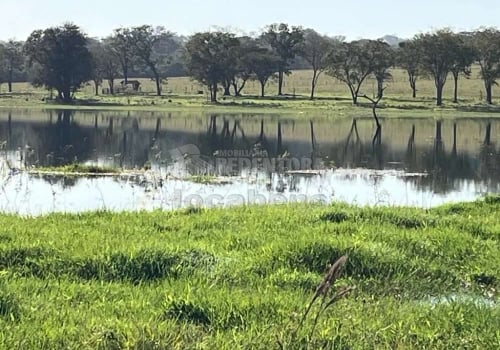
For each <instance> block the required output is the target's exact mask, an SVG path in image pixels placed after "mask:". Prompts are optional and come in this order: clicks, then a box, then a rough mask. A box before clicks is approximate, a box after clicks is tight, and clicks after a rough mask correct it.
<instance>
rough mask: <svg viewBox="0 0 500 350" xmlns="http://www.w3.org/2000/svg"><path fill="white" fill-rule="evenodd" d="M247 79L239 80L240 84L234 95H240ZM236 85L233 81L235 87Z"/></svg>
mask: <svg viewBox="0 0 500 350" xmlns="http://www.w3.org/2000/svg"><path fill="white" fill-rule="evenodd" d="M247 80H248V78H247V79H243V81H242V82H241V86H240V87H239V88H238V89H237V90H236V91H235V96H241V91H242V90H243V88H244V87H245V85H246V83H247ZM236 87H237V84H236V83H234V88H235V89H236Z"/></svg>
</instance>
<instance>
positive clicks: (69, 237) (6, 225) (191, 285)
mask: <svg viewBox="0 0 500 350" xmlns="http://www.w3.org/2000/svg"><path fill="white" fill-rule="evenodd" d="M499 212H500V200H498V197H487V198H485V199H483V200H479V201H476V202H474V203H458V204H453V205H446V206H442V207H438V208H434V209H429V210H421V209H410V208H389V207H388V208H368V207H367V208H359V207H353V206H347V205H343V204H332V205H329V206H321V205H312V204H309V205H308V204H294V205H282V206H249V207H235V208H230V209H210V210H206V209H204V210H200V209H196V208H190V209H187V210H180V211H175V212H162V211H154V212H141V213H130V212H123V213H111V212H107V211H100V212H91V213H82V214H74V215H69V214H51V215H47V216H42V217H36V218H31V217H18V216H16V215H0V237H7V238H6V239H1V240H0V310H1V311H0V348H6V349H13V348H18V349H68V348H71V349H75V348H78V349H97V348H101V349H110V348H113V349H193V348H196V349H237V348H245V349H249V348H251V349H276V348H279V347H280V345H279V344H278V342H277V339H279V340H280V341H281V344H282V345H283V347H285V348H287V349H305V348H307V347H309V348H311V349H312V348H314V349H317V348H319V349H321V348H327V349H332V348H334V349H367V348H383V349H385V348H387V349H389V348H390V349H422V348H427V349H460V348H481V349H495V348H496V347H497V345H498V344H499V340H500V334H499V333H498V330H499V329H500V309H499V307H498V301H497V298H498V290H499V288H500V273H499V269H498V266H500V250H499V247H500V245H499V240H500V220H499V217H498V213H499ZM344 255H347V256H348V259H341V260H340V263H338V264H335V261H337V260H338V259H339V258H340V257H342V256H344ZM328 261H331V262H333V264H332V266H331V267H328V266H326V264H327V262H328ZM341 265H343V267H342V274H341V275H339V272H340V266H341ZM325 271H327V273H326V272H325ZM352 286H355V287H356V289H354V290H350V289H349V288H350V287H352ZM347 291H349V294H350V295H349V297H348V298H342V299H340V297H341V296H343V295H344V293H347ZM452 295H467V296H468V297H467V298H451V297H449V296H452ZM313 296H314V297H313ZM469 296H470V297H469ZM339 299H340V300H339ZM482 299H484V300H487V301H488V302H487V303H481V302H480V300H482ZM429 300H437V302H430V301H429ZM440 300H446V302H440ZM309 306H310V307H309ZM308 307H309V308H310V311H309V312H308V313H305V311H306V310H307V309H308ZM304 315H306V316H305V317H304ZM302 318H304V321H303V322H302V324H301V319H302ZM300 324H301V326H300V327H298V326H299V325H300ZM293 332H295V334H296V335H295V336H294V339H295V340H294V341H290V340H291V339H292V338H291V334H293Z"/></svg>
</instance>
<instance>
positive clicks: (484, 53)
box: [472, 28, 500, 104]
mask: <svg viewBox="0 0 500 350" xmlns="http://www.w3.org/2000/svg"><path fill="white" fill-rule="evenodd" d="M472 42H473V43H474V50H475V55H476V60H477V62H478V63H479V66H480V68H481V72H480V74H481V78H482V79H483V82H484V87H485V90H486V103H488V104H492V103H493V97H492V87H493V85H497V81H496V80H497V79H498V77H499V76H500V32H499V31H498V30H497V29H494V28H484V29H481V30H478V31H476V32H474V33H473V34H472Z"/></svg>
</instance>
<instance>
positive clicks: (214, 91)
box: [210, 83, 217, 102]
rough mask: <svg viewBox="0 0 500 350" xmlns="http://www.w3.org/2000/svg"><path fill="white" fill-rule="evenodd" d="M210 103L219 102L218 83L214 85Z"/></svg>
mask: <svg viewBox="0 0 500 350" xmlns="http://www.w3.org/2000/svg"><path fill="white" fill-rule="evenodd" d="M211 95H212V96H211V100H210V102H217V83H214V84H212V94H211Z"/></svg>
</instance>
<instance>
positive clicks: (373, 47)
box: [367, 40, 395, 101]
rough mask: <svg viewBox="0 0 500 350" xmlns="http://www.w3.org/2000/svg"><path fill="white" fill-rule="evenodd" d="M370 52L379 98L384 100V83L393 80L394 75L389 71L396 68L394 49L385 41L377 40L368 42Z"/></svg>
mask: <svg viewBox="0 0 500 350" xmlns="http://www.w3.org/2000/svg"><path fill="white" fill-rule="evenodd" d="M367 45H368V52H369V54H370V56H371V57H372V58H371V60H372V66H373V67H372V69H373V75H374V76H375V79H376V80H377V98H379V101H380V99H382V95H383V90H384V82H385V81H386V80H389V79H392V74H391V73H390V72H389V69H390V68H391V67H392V66H394V63H395V53H394V49H393V48H392V47H391V46H389V44H387V43H386V42H384V41H381V40H375V41H371V40H370V41H368V43H367Z"/></svg>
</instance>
